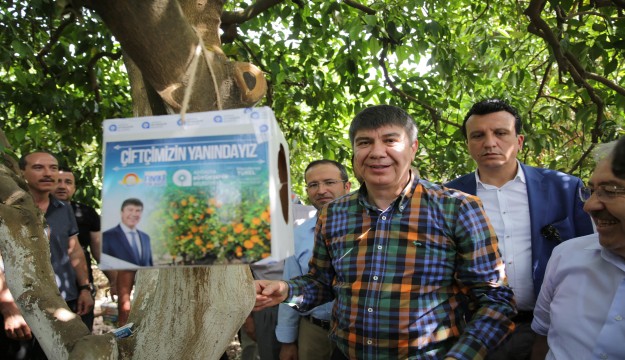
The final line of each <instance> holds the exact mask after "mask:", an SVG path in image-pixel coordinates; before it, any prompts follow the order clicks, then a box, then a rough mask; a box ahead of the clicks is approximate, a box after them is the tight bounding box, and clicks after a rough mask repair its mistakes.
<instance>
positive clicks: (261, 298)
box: [254, 280, 289, 311]
mask: <svg viewBox="0 0 625 360" xmlns="http://www.w3.org/2000/svg"><path fill="white" fill-rule="evenodd" d="M254 286H255V287H256V304H254V311H258V310H262V309H265V308H268V307H270V306H274V305H277V304H279V303H281V302H283V301H284V300H286V297H287V296H288V295H289V286H288V285H287V283H286V282H284V281H282V280H277V281H275V280H273V281H272V280H255V281H254Z"/></svg>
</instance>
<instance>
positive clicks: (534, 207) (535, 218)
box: [521, 164, 549, 247]
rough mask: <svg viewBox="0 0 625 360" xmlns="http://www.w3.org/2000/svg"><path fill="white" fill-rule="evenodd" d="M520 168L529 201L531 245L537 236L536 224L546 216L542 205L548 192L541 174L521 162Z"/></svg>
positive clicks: (547, 196) (538, 232)
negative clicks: (525, 183)
mask: <svg viewBox="0 0 625 360" xmlns="http://www.w3.org/2000/svg"><path fill="white" fill-rule="evenodd" d="M521 168H522V169H523V173H524V174H525V180H526V181H527V201H528V202H529V210H530V223H531V232H532V247H533V245H534V244H533V243H534V239H538V238H539V236H538V235H539V234H540V229H539V228H538V226H539V224H541V219H545V218H546V217H547V214H546V210H547V208H546V207H545V206H542V205H543V204H544V203H545V202H546V201H547V199H549V194H548V192H547V189H546V188H545V186H544V185H543V181H542V180H543V176H542V174H540V173H539V172H537V171H536V170H534V169H533V168H531V167H528V166H525V165H523V164H521Z"/></svg>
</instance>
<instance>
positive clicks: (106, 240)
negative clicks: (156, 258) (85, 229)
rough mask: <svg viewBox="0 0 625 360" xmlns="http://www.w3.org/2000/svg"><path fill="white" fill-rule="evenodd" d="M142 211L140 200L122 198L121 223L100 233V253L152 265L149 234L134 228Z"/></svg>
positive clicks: (139, 219)
mask: <svg viewBox="0 0 625 360" xmlns="http://www.w3.org/2000/svg"><path fill="white" fill-rule="evenodd" d="M142 213H143V203H142V202H141V200H139V199H135V198H130V199H126V200H124V202H123V203H122V210H121V223H119V225H117V226H115V227H114V228H111V229H109V230H106V231H105V232H104V233H103V234H102V253H104V254H107V255H110V256H113V257H116V258H118V259H121V260H124V261H127V262H129V263H132V264H135V265H138V266H152V249H151V247H150V236H148V234H146V233H144V232H143V231H140V230H138V229H137V228H136V227H137V224H138V223H139V221H141V214H142Z"/></svg>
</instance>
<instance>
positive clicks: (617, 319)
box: [614, 315, 623, 321]
mask: <svg viewBox="0 0 625 360" xmlns="http://www.w3.org/2000/svg"><path fill="white" fill-rule="evenodd" d="M614 320H616V321H621V320H623V317H622V316H621V315H616V316H615V317H614Z"/></svg>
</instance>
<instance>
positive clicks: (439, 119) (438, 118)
mask: <svg viewBox="0 0 625 360" xmlns="http://www.w3.org/2000/svg"><path fill="white" fill-rule="evenodd" d="M387 51H388V44H387V43H386V42H385V43H384V45H383V46H382V51H381V53H380V58H379V59H378V62H379V64H380V66H381V67H382V72H383V73H384V79H385V80H386V83H387V84H388V85H389V86H390V88H391V91H392V92H394V93H396V94H398V95H399V96H401V97H403V98H405V99H407V100H409V101H412V102H415V103H417V104H419V105H420V106H422V107H423V108H424V109H425V110H427V111H428V112H429V113H430V117H431V118H432V121H433V122H435V123H438V122H443V123H445V124H448V125H452V126H455V127H458V128H459V127H460V125H458V124H456V123H454V122H451V121H449V120H446V119H443V118H442V117H441V116H440V114H439V113H438V110H436V109H435V108H433V107H432V106H430V105H429V104H427V103H426V102H425V101H422V100H419V99H417V98H416V97H414V96H412V95H410V94H407V93H406V92H404V91H403V90H401V89H400V88H398V87H397V86H396V85H395V83H394V82H393V80H392V79H391V78H390V76H389V74H388V69H387V66H386V52H387Z"/></svg>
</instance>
